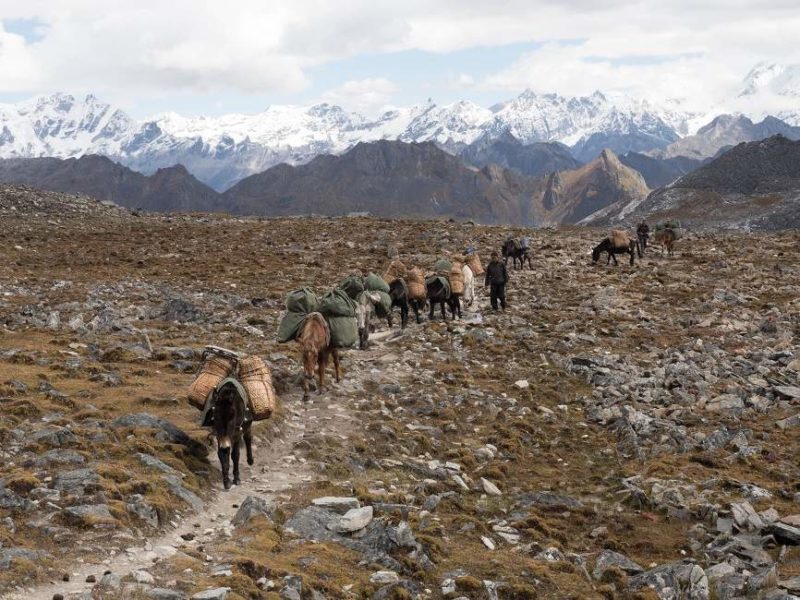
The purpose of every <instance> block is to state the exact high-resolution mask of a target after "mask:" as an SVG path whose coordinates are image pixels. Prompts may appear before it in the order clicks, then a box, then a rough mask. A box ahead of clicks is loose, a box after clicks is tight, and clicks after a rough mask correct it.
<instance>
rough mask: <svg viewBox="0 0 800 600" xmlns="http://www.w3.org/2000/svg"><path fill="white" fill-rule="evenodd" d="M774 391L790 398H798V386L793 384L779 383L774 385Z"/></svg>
mask: <svg viewBox="0 0 800 600" xmlns="http://www.w3.org/2000/svg"><path fill="white" fill-rule="evenodd" d="M775 391H776V392H778V393H779V394H780V395H781V396H784V397H785V398H790V399H792V400H796V399H798V398H800V387H797V386H794V385H779V386H776V387H775Z"/></svg>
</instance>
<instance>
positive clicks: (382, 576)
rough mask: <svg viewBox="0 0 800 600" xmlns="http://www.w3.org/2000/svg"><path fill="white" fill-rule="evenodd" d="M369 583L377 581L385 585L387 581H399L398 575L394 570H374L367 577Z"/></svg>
mask: <svg viewBox="0 0 800 600" xmlns="http://www.w3.org/2000/svg"><path fill="white" fill-rule="evenodd" d="M369 581H370V583H379V584H381V585H385V584H387V583H397V582H398V581H400V576H399V575H398V574H397V573H395V572H394V571H376V572H375V573H373V574H372V575H371V576H370V578H369Z"/></svg>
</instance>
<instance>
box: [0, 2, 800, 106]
mask: <svg viewBox="0 0 800 600" xmlns="http://www.w3.org/2000/svg"><path fill="white" fill-rule="evenodd" d="M798 32H800V4H798V0H772V1H770V0H767V1H759V2H755V1H753V0H724V1H723V0H703V1H702V2H698V1H697V0H677V1H673V0H658V1H651V0H641V1H638V2H634V1H627V0H571V1H570V0H567V1H564V0H520V1H517V0H494V1H492V2H487V1H486V0H481V1H480V2H478V1H473V0H430V1H427V2H422V1H417V0H396V1H394V2H383V1H382V0H363V1H362V0H352V1H350V0H338V1H337V2H332V1H329V0H316V1H315V0H285V1H284V0H225V1H213V0H207V1H203V0H168V1H167V0H158V1H151V0H136V1H131V0H102V1H100V0H10V1H9V0H0V100H1V101H6V102H9V101H17V100H20V99H24V98H27V97H30V96H32V95H34V94H39V93H49V92H54V91H66V92H71V93H74V94H84V93H94V94H96V95H98V96H100V97H101V98H102V99H106V100H108V101H112V102H114V103H118V104H120V105H122V106H123V107H124V108H126V109H127V110H128V111H129V112H130V113H131V114H132V115H133V116H136V117H144V116H146V115H149V114H152V113H156V112H162V111H166V110H175V111H177V112H181V113H190V114H199V113H207V114H220V113H226V112H256V111H259V110H262V109H263V108H264V107H265V106H267V105H269V104H277V103H311V102H316V101H320V100H328V101H332V102H337V103H340V104H342V105H343V106H345V107H347V108H350V109H355V110H362V111H366V112H375V111H377V110H378V109H380V108H381V107H384V106H387V105H408V104H414V103H419V102H424V101H425V100H426V99H427V98H429V97H430V98H432V99H433V100H434V101H435V102H437V103H447V102H452V101H454V100H458V99H468V100H473V101H475V102H478V103H480V104H483V105H485V106H489V105H491V104H493V103H495V102H497V101H500V100H504V99H507V98H510V97H512V96H513V95H515V94H517V93H519V92H521V91H522V90H524V89H525V88H532V89H533V90H535V91H540V92H559V93H562V94H569V95H572V94H587V93H591V92H592V91H593V90H595V89H601V90H609V91H614V90H618V91H624V92H632V93H635V94H641V95H645V96H648V97H653V98H656V99H658V98H665V97H675V96H678V97H688V98H691V100H692V101H693V102H694V103H696V104H699V105H701V106H702V105H703V104H708V103H712V102H714V101H716V100H717V99H718V98H722V97H725V95H726V94H730V93H733V91H734V90H736V89H737V87H738V85H739V83H740V81H741V80H742V78H743V77H744V76H745V75H746V74H747V72H748V71H749V70H750V69H751V68H752V67H753V66H754V65H755V64H756V63H758V62H760V61H770V62H781V63H794V62H800V42H798V38H799V37H800V34H798Z"/></svg>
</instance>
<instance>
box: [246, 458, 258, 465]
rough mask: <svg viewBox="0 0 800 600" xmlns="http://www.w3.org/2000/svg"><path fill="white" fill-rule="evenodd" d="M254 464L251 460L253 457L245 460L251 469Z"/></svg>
mask: <svg viewBox="0 0 800 600" xmlns="http://www.w3.org/2000/svg"><path fill="white" fill-rule="evenodd" d="M255 462H256V461H254V460H253V457H252V456H251V457H250V458H248V459H247V464H248V465H250V466H251V467H252V466H253V465H254V464H255Z"/></svg>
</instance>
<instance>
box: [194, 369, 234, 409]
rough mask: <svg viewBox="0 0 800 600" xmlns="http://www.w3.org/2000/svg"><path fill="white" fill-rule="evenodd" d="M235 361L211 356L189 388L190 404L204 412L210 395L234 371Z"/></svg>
mask: <svg viewBox="0 0 800 600" xmlns="http://www.w3.org/2000/svg"><path fill="white" fill-rule="evenodd" d="M233 364H234V363H233V360H232V359H229V358H225V357H222V356H209V357H208V358H207V359H206V361H205V362H204V363H203V367H202V368H201V369H200V372H199V373H198V374H197V377H195V380H194V381H193V382H192V385H190V386H189V402H190V403H191V404H192V406H194V407H195V408H196V409H198V410H203V407H204V406H205V404H206V397H208V394H209V393H210V392H211V390H213V389H214V388H216V387H217V386H218V385H219V382H220V381H222V380H223V379H225V378H226V377H227V376H228V375H230V374H231V372H232V371H233Z"/></svg>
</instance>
